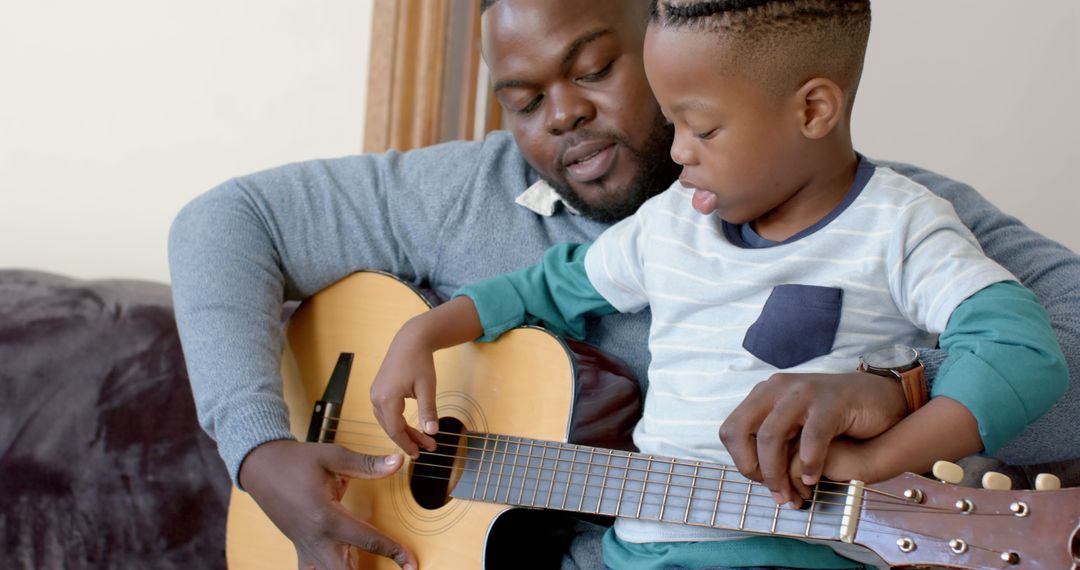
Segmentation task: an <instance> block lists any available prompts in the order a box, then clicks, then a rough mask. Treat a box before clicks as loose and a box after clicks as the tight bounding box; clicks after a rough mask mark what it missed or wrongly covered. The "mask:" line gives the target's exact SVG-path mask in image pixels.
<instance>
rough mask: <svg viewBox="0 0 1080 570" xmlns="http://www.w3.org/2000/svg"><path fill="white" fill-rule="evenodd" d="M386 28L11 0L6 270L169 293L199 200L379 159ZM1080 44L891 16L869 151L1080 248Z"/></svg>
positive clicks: (1021, 25) (363, 4) (0, 243)
mask: <svg viewBox="0 0 1080 570" xmlns="http://www.w3.org/2000/svg"><path fill="white" fill-rule="evenodd" d="M1032 6H1037V7H1038V8H1037V9H1036V8H1033V7H1032ZM370 21H371V2H370V0H306V1H302V2H301V1H296V0H259V1H257V2H254V1H238V0H185V1H182V2H181V1H167V0H95V1H94V2H79V1H77V0H0V82H2V87H0V267H32V268H37V269H45V270H50V271H57V272H61V273H66V274H70V275H76V276H84V277H141V278H147V279H159V280H166V279H167V278H168V273H167V267H166V261H165V239H166V232H167V228H168V225H169V222H170V221H171V219H172V217H173V215H174V214H175V213H176V211H177V210H178V209H179V208H180V207H181V205H183V204H184V203H185V202H187V201H188V200H189V199H190V198H191V197H193V196H194V195H196V194H198V193H200V192H202V191H204V190H205V189H207V188H209V187H211V186H213V185H214V184H216V183H218V182H220V181H221V180H224V179H225V178H228V177H230V176H233V175H237V174H242V173H246V172H250V171H253V170H257V169H261V168H265V167H269V166H273V165H277V164H281V163H285V162H291V161H295V160H300V159H305V158H312V157H321V156H335V155H341V154H346V153H351V152H355V151H356V150H358V149H359V148H360V145H361V141H362V138H363V136H362V135H363V116H364V115H363V109H364V94H365V82H366V66H367V59H368V58H367V54H368V48H369V46H368V45H367V40H368V37H369V36H368V29H369V26H370ZM1077 30H1080V3H1077V2H1075V1H1074V0H1039V1H1037V2H1030V3H1018V2H1015V1H1007V0H948V1H947V2H943V1H941V0H903V1H900V0H890V1H885V0H878V2H876V3H875V21H874V30H873V38H872V42H871V49H870V53H869V56H868V69H867V72H866V76H865V80H864V82H863V87H862V91H861V94H860V100H859V105H858V106H857V110H856V119H855V121H856V129H855V131H856V144H857V145H858V148H859V149H860V150H862V151H863V152H865V153H867V154H868V155H870V156H875V157H882V158H890V159H897V160H906V161H909V162H914V163H917V164H921V165H924V166H927V167H930V168H933V169H936V170H938V171H940V172H943V173H947V174H949V175H951V176H953V177H954V178H957V179H960V180H964V181H967V182H969V183H971V184H973V185H975V186H976V187H977V188H978V189H979V190H980V191H981V192H983V193H984V194H985V195H986V196H988V197H989V198H990V199H991V200H992V201H994V202H995V203H996V204H998V205H1000V206H1001V207H1002V208H1003V209H1005V210H1007V211H1008V212H1010V213H1013V214H1016V215H1018V216H1019V217H1020V218H1021V219H1023V220H1024V221H1025V222H1027V223H1028V224H1030V225H1031V226H1033V227H1035V228H1036V229H1038V230H1039V231H1042V232H1043V233H1045V234H1047V235H1049V236H1051V237H1053V238H1055V239H1057V240H1059V241H1062V242H1064V243H1066V244H1067V245H1069V246H1070V247H1072V248H1073V249H1075V250H1080V229H1078V228H1077V225H1076V224H1075V223H1074V222H1073V218H1074V217H1075V216H1076V215H1077V214H1078V213H1080V192H1078V190H1080V187H1078V186H1080V183H1078V182H1077V181H1076V180H1075V179H1074V178H1073V177H1072V176H1070V175H1069V174H1070V170H1071V167H1072V166H1073V165H1076V164H1080V105H1078V104H1077V103H1076V102H1077V101H1080V61H1078V59H1080V55H1078V54H1080V40H1078V37H1080V34H1078V33H1077Z"/></svg>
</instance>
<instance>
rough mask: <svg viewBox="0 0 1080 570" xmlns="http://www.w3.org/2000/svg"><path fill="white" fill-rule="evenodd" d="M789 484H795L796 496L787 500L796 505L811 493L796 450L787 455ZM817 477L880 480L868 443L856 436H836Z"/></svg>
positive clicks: (838, 479)
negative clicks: (789, 455) (853, 437)
mask: <svg viewBox="0 0 1080 570" xmlns="http://www.w3.org/2000/svg"><path fill="white" fill-rule="evenodd" d="M788 474H789V476H790V480H791V485H792V487H794V488H795V491H796V493H798V496H796V497H795V498H794V499H793V500H792V501H791V503H792V504H793V505H794V506H796V507H799V506H801V505H802V501H803V500H805V499H809V498H811V497H812V496H813V493H814V490H813V485H807V484H806V483H805V482H804V481H803V478H802V476H803V474H804V467H803V463H802V460H801V459H799V453H798V450H796V452H795V453H794V454H792V456H791V462H790V465H789V467H788ZM821 479H828V480H829V481H851V480H852V479H858V480H859V481H865V482H867V483H872V482H876V481H878V480H880V478H879V476H878V475H877V465H876V463H875V460H874V455H873V450H872V443H871V442H870V441H869V440H857V439H851V438H847V437H838V438H836V439H834V440H832V443H830V444H829V449H828V452H827V453H826V455H825V468H824V470H823V471H822V473H821Z"/></svg>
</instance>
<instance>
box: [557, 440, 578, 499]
mask: <svg viewBox="0 0 1080 570" xmlns="http://www.w3.org/2000/svg"><path fill="white" fill-rule="evenodd" d="M561 452H562V450H560V453H561ZM571 453H572V455H571V456H570V471H569V472H568V473H567V474H566V487H565V489H563V496H562V509H563V510H566V500H567V499H569V498H570V482H571V481H572V480H573V479H574V464H575V463H577V450H576V449H572V450H571Z"/></svg>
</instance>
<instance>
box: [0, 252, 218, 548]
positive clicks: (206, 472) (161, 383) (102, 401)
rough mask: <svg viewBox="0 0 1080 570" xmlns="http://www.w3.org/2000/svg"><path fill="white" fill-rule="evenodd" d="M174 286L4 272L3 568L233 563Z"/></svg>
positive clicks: (0, 370)
mask: <svg viewBox="0 0 1080 570" xmlns="http://www.w3.org/2000/svg"><path fill="white" fill-rule="evenodd" d="M228 491H229V479H228V475H227V474H226V471H225V468H224V465H223V464H222V462H221V460H220V459H219V458H218V455H217V453H216V450H215V448H214V444H213V442H212V441H211V440H210V439H209V438H208V437H207V436H206V435H205V434H204V433H203V431H202V430H201V429H200V428H199V426H198V424H197V422H196V419H195V409H194V404H193V402H192V397H191V391H190V387H189V385H188V380H187V374H186V371H185V367H184V362H183V358H182V355H181V351H180V342H179V339H178V338H177V334H176V325H175V322H174V320H173V312H172V301H171V298H170V294H169V288H168V286H166V285H164V284H160V283H151V282H142V281H119V280H118V281H83V280H76V279H71V278H67V277H62V276H58V275H52V274H47V273H41V272H34V271H17V270H0V568H27V569H29V568H35V569H36V568H185V569H190V568H223V567H224V566H225V554H224V547H225V540H224V539H225V517H226V508H227V504H228Z"/></svg>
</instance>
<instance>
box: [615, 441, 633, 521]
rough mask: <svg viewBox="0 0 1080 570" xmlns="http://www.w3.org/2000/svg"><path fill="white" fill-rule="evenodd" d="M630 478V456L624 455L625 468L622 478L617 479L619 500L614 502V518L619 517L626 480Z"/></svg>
mask: <svg viewBox="0 0 1080 570" xmlns="http://www.w3.org/2000/svg"><path fill="white" fill-rule="evenodd" d="M629 478H630V454H629V453H627V454H626V468H625V469H623V476H622V477H620V478H619V498H618V500H616V501H615V516H619V513H620V512H622V500H623V496H624V495H625V494H626V480H627V479H629Z"/></svg>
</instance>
